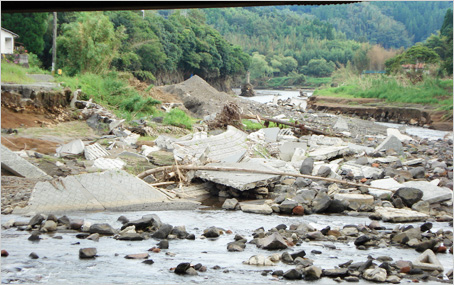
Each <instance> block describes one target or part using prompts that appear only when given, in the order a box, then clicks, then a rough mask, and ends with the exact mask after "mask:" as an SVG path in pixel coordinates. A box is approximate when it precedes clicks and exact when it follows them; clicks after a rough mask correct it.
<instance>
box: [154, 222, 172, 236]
mask: <svg viewBox="0 0 454 285" xmlns="http://www.w3.org/2000/svg"><path fill="white" fill-rule="evenodd" d="M172 230H173V226H172V225H169V224H162V226H161V227H160V228H159V230H157V231H156V232H155V233H154V234H153V235H152V237H153V238H156V239H165V238H167V236H168V235H169V234H170V233H171V232H172Z"/></svg>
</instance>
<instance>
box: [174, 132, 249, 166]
mask: <svg viewBox="0 0 454 285" xmlns="http://www.w3.org/2000/svg"><path fill="white" fill-rule="evenodd" d="M246 139H247V134H246V133H244V132H242V131H240V130H238V129H236V128H235V127H232V126H228V127H227V131H225V132H224V133H222V134H219V135H216V136H211V137H208V138H205V139H195V140H190V141H176V142H174V143H173V145H174V147H175V149H174V156H175V158H176V159H177V160H188V161H193V160H198V159H199V158H200V157H201V156H202V155H203V154H204V153H205V154H206V157H207V158H208V159H209V160H211V161H220V162H224V161H226V160H227V159H228V160H230V161H232V157H233V156H235V155H237V157H241V156H242V154H244V152H245V150H247V148H248V146H247V144H246Z"/></svg>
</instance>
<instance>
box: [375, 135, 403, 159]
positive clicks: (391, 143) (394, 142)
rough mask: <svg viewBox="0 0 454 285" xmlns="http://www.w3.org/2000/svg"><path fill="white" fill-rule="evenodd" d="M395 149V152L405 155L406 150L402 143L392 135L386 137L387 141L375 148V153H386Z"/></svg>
mask: <svg viewBox="0 0 454 285" xmlns="http://www.w3.org/2000/svg"><path fill="white" fill-rule="evenodd" d="M391 149H393V150H394V151H395V152H397V153H398V154H401V155H402V154H403V153H404V148H403V146H402V142H401V141H400V140H399V139H398V138H396V137H395V136H394V135H390V136H388V137H386V139H385V140H384V141H383V142H382V143H381V144H379V145H378V146H377V147H376V148H375V150H374V151H375V152H379V151H386V150H391Z"/></svg>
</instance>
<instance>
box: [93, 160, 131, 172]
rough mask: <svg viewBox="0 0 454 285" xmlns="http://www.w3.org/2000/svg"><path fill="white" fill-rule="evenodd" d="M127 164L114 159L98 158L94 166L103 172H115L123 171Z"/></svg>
mask: <svg viewBox="0 0 454 285" xmlns="http://www.w3.org/2000/svg"><path fill="white" fill-rule="evenodd" d="M125 165H126V163H125V162H124V161H123V160H121V159H119V158H116V159H112V158H103V157H100V158H97V159H96V160H95V162H94V164H93V166H94V167H96V168H99V169H102V170H115V169H122V168H123V167H124V166H125Z"/></svg>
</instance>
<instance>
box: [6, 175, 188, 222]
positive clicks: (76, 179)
mask: <svg viewBox="0 0 454 285" xmlns="http://www.w3.org/2000/svg"><path fill="white" fill-rule="evenodd" d="M167 202H171V201H170V200H169V199H168V197H167V196H166V195H164V194H163V193H161V192H160V191H159V190H158V189H156V188H154V187H151V186H149V185H148V184H147V183H146V182H144V181H143V180H141V179H138V178H136V177H135V176H133V175H131V174H129V173H127V172H125V171H118V170H114V171H106V172H102V173H89V174H81V175H75V176H67V177H65V178H61V179H58V180H54V181H52V182H38V183H37V184H36V186H35V189H34V190H33V192H32V195H31V197H30V201H29V203H28V205H27V206H26V207H25V208H17V207H16V208H15V209H14V211H13V213H14V214H25V213H29V212H35V213H61V212H70V211H99V210H111V211H128V210H129V211H134V210H152V209H156V208H161V209H162V208H164V209H165V206H169V205H167ZM173 202H175V203H179V201H173ZM161 204H162V205H161ZM191 204H192V205H195V204H194V203H189V204H188V205H191ZM196 204H197V203H196ZM164 205H165V206H164Z"/></svg>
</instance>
